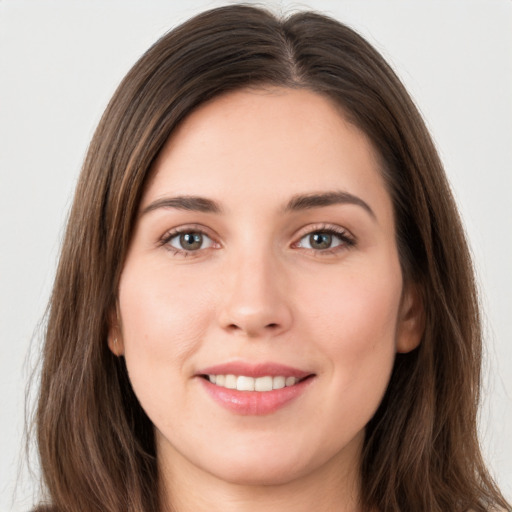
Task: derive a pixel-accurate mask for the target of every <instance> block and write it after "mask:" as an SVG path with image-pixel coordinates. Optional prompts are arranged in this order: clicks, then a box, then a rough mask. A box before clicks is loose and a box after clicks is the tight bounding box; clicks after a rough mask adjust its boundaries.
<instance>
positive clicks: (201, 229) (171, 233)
mask: <svg viewBox="0 0 512 512" xmlns="http://www.w3.org/2000/svg"><path fill="white" fill-rule="evenodd" d="M182 233H199V234H201V235H204V236H206V237H208V238H209V239H210V240H211V241H212V242H213V243H212V246H210V247H206V248H204V249H197V250H195V251H187V250H185V249H179V248H177V247H174V246H172V245H170V244H169V242H170V241H171V240H172V239H173V238H175V237H176V236H178V235H180V234H182ZM158 246H164V247H165V248H167V249H168V250H169V251H171V252H173V253H175V254H181V255H184V256H189V255H193V254H194V253H201V252H204V251H207V250H209V249H212V248H213V249H217V248H219V247H220V242H219V241H218V237H216V236H215V235H214V234H212V231H211V229H209V228H207V227H206V226H203V225H201V224H184V225H181V226H177V227H175V228H171V229H168V230H167V231H166V232H165V233H164V234H163V235H162V236H161V237H160V238H159V240H158Z"/></svg>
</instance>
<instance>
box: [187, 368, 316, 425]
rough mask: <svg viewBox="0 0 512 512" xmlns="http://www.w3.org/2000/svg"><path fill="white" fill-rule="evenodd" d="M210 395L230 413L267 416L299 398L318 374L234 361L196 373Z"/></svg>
mask: <svg viewBox="0 0 512 512" xmlns="http://www.w3.org/2000/svg"><path fill="white" fill-rule="evenodd" d="M196 377H199V380H200V381H201V382H203V383H204V386H203V387H204V389H205V391H206V392H207V394H208V395H209V396H210V397H211V398H212V399H213V400H214V401H215V402H216V403H218V404H219V405H221V406H222V407H224V408H225V409H227V410H229V411H230V412H233V413H236V414H241V415H257V416H259V415H267V414H272V413H274V412H276V411H277V410H279V409H281V408H282V407H284V406H285V405H287V404H288V403H290V402H292V401H294V400H295V399H296V398H298V397H300V396H301V395H303V394H304V393H306V390H307V389H308V388H309V387H310V384H311V383H313V382H314V381H315V377H316V374H315V373H311V372H307V371H304V370H299V369H297V368H292V367H290V366H284V365H281V364H275V363H263V364H257V365H254V364H247V363H243V362H232V363H228V364H223V365H217V366H212V367H209V368H204V369H203V370H201V371H200V372H199V373H197V374H196Z"/></svg>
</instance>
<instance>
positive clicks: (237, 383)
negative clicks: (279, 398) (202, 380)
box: [208, 375, 298, 391]
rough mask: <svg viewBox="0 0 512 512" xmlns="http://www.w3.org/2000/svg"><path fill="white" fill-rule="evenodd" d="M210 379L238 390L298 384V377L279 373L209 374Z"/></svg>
mask: <svg viewBox="0 0 512 512" xmlns="http://www.w3.org/2000/svg"><path fill="white" fill-rule="evenodd" d="M208 380H209V381H210V382H211V383H212V384H215V385H217V386H220V387H223V388H228V389H236V390H238V391H272V390H273V389H282V388H284V387H287V386H293V385H295V384H297V382H298V379H297V378H296V377H284V376H281V375H278V376H276V377H272V376H270V375H267V376H265V377H257V378H253V377H247V376H246V375H208Z"/></svg>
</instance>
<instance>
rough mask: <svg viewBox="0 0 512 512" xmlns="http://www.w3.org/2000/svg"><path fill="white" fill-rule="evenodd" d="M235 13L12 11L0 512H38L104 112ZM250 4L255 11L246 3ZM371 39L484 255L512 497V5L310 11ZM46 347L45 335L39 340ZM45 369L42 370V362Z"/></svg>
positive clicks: (503, 476)
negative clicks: (22, 465) (50, 358)
mask: <svg viewBox="0 0 512 512" xmlns="http://www.w3.org/2000/svg"><path fill="white" fill-rule="evenodd" d="M225 3H229V2H212V1H210V2H206V1H199V0H193V1H182V2H173V1H170V0H167V1H163V0H162V1H156V0H153V1H148V0H146V1H142V0H139V1H133V0H132V1H130V0H102V1H94V0H89V1H73V0H60V1H47V0H33V1H24V0H10V1H9V0H0V390H1V393H0V400H1V402H0V511H4V510H5V511H7V510H13V511H25V510H27V509H28V508H29V506H30V504H31V494H32V485H31V482H32V481H33V480H31V478H30V476H29V475H28V474H27V473H26V471H25V470H24V471H23V472H22V478H21V479H20V482H21V483H20V485H19V489H18V496H17V500H16V501H15V502H13V501H12V495H13V489H14V483H15V481H16V476H17V471H18V463H19V459H20V451H21V449H22V431H23V407H24V405H23V404H24V393H25V387H26V382H27V380H28V374H29V371H30V367H31V363H27V352H28V349H29V345H30V340H31V339H32V338H34V342H33V352H32V353H33V356H35V355H37V350H38V347H39V343H40V337H38V336H37V333H36V326H37V324H38V321H39V320H40V319H41V317H42V315H43V312H44V308H45V304H46V301H47V298H48V294H49V292H50V287H51V282H52V279H53V275H54V269H55V264H56V259H57V255H58V248H59V244H60V239H61V234H62V230H63V225H64V221H65V218H66V213H67V210H68V208H69V205H70V201H71V195H72V191H73V187H74V184H75V181H76V178H77V175H78V172H79V169H80V165H81V161H82V159H83V156H84V154H85V151H86V148H87V144H88V141H89V139H90V137H91V135H92V133H93V130H94V128H95V125H96V124H97V122H98V120H99V117H100V115H101V112H102V110H103V108H104V107H105V105H106V102H107V101H108V99H109V98H110V96H111V95H112V93H113V92H114V89H115V87H116V85H117V84H118V82H119V81H120V79H121V78H122V77H123V76H124V74H125V73H126V72H127V71H128V69H129V68H130V67H131V65H132V64H133V63H134V62H135V60H136V59H137V58H138V57H139V56H140V55H141V53H142V52H143V51H144V50H146V49H147V48H148V47H149V46H150V44H152V43H153V42H154V41H155V40H156V39H157V38H158V37H159V36H160V35H162V34H163V33H164V32H166V31H167V30H168V29H170V28H171V27H173V26H175V25H176V24H177V23H178V22H181V21H184V20H185V19H187V18H188V17H190V16H191V15H193V14H195V13H196V12H198V11H200V10H203V9H205V8H209V7H214V6H218V5H222V4H225ZM248 3H251V2H248ZM260 3H261V4H264V5H267V6H273V7H275V8H277V10H278V11H284V12H289V11H290V10H292V9H302V8H308V7H310V8H314V9H317V10H320V11H323V12H326V13H328V14H331V15H333V16H335V17H336V18H338V19H340V20H341V21H344V22H346V23H348V24H349V25H351V26H353V27H354V28H356V29H357V30H358V31H359V32H361V33H362V34H363V35H364V36H366V37H367V38H368V39H369V40H370V41H371V42H372V43H373V44H374V45H375V46H376V47H377V48H378V49H379V50H380V51H381V52H382V53H383V54H384V56H385V57H386V58H387V59H388V60H389V61H390V63H391V64H392V65H393V66H394V68H395V69H396V71H397V72H398V74H399V75H400V77H401V78H402V79H403V81H404V82H405V84H406V86H407V87H408V89H409V91H410V92H411V94H412V95H413V97H414V98H415V101H416V102H417V104H418V105H419V108H420V109H421V111H422V112H423V114H424V116H425V118H426V121H427V124H428V125H429V127H430V129H431V131H432V133H433V135H434V138H435V140H436V142H437V145H438V148H439V151H440V153H441V156H442V158H443V161H444V163H445V165H446V169H447V173H448V176H449V179H450V181H451V183H452V185H453V188H454V190H455V195H456V198H457V200H458V202H459V206H460V209H461V211H462V214H463V218H464V221H465V225H466V228H467V231H468V235H469V238H470V242H471V245H472V248H473V252H474V256H475V263H476V267H477V271H478V277H479V282H480V284H481V288H482V302H483V307H484V313H485V320H486V321H485V324H486V346H487V348H486V372H485V378H484V388H483V407H482V414H481V432H482V440H483V446H484V452H485V455H486V458H487V460H488V461H489V464H490V466H491V468H492V471H493V473H494V475H495V476H496V478H497V480H498V482H499V483H500V484H501V486H502V488H503V489H504V491H505V494H506V495H507V497H508V498H509V499H512V435H511V434H512V398H511V395H512V375H511V371H510V366H511V364H512V334H511V332H512V307H511V305H512V233H511V231H512V199H511V198H512V2H511V1H510V0H480V1H470V0H448V1H446V0H443V1H435V0H429V1H426V0H422V1H410V0H402V1H398V0H387V1H385V0H375V1H371V0H352V1H349V0H346V1H343V0H341V1H340V0H338V1H335V0H331V1H328V0H323V1H322V0H311V1H309V2H300V3H299V2H293V3H291V2H260ZM34 336H35V337H34ZM32 360H33V358H32Z"/></svg>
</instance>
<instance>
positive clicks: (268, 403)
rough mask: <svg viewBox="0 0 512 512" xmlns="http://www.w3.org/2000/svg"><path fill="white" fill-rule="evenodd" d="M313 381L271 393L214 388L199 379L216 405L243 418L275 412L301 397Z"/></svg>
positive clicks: (214, 386) (202, 379)
mask: <svg viewBox="0 0 512 512" xmlns="http://www.w3.org/2000/svg"><path fill="white" fill-rule="evenodd" d="M313 380H314V379H313V377H308V378H307V379H305V380H303V381H301V382H299V383H297V384H294V385H293V386H288V387H284V388H281V389H273V390H272V391H238V390H236V389H228V388H223V387H221V386H216V385H215V384H212V383H211V382H210V381H209V380H206V379H204V378H201V381H202V383H203V385H204V387H205V389H206V391H207V392H208V393H209V395H210V396H211V397H212V398H213V399H214V400H215V401H216V402H217V403H219V404H220V405H222V406H223V407H225V408H226V409H228V410H230V411H233V412H235V413H237V414H241V415H244V416H251V415H252V416H263V415H265V414H272V413H273V412H276V411H277V410H279V409H281V408H282V407H284V406H285V405H286V404H288V403H290V402H291V401H292V400H294V399H296V398H298V397H299V396H300V395H302V393H304V391H305V390H306V389H307V387H308V386H309V385H310V384H311V382H312V381H313Z"/></svg>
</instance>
